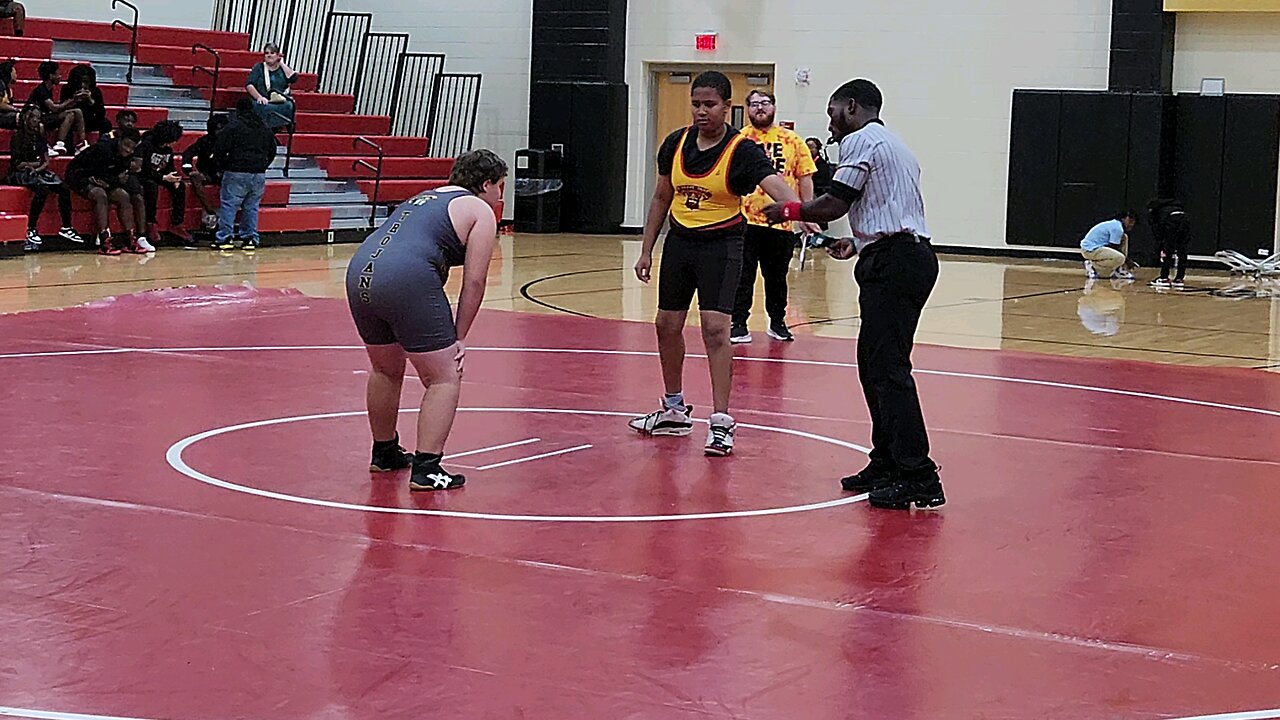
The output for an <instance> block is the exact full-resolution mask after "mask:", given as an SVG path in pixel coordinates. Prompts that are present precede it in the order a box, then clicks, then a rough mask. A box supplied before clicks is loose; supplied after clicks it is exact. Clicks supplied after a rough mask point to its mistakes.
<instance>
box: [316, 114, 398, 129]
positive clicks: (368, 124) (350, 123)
mask: <svg viewBox="0 0 1280 720" xmlns="http://www.w3.org/2000/svg"><path fill="white" fill-rule="evenodd" d="M298 132H304V133H324V134H332V135H389V134H390V133H391V118H389V117H386V116H385V115H351V114H348V113H341V114H336V113H307V112H300V113H298Z"/></svg>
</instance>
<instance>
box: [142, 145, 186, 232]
mask: <svg viewBox="0 0 1280 720" xmlns="http://www.w3.org/2000/svg"><path fill="white" fill-rule="evenodd" d="M181 139H182V125H180V124H178V123H177V122H175V121H173V120H163V121H161V122H159V123H156V126H155V127H154V128H151V129H150V130H148V131H147V132H146V133H144V134H143V135H142V142H141V143H140V144H139V145H138V152H137V155H138V158H139V159H140V160H142V172H141V173H140V174H139V176H138V181H139V182H140V183H141V185H142V197H143V199H144V201H145V202H146V205H147V218H146V220H147V225H146V227H147V236H148V237H150V238H152V239H153V240H158V239H159V238H160V232H159V230H158V228H156V217H157V215H158V206H159V204H160V188H161V187H163V188H164V189H165V190H166V191H167V192H168V193H169V202H170V203H171V204H170V206H169V234H170V235H173V236H174V237H176V238H178V239H179V240H181V241H182V244H183V245H190V244H191V234H190V233H188V232H187V231H186V230H185V229H184V228H183V227H182V226H183V225H184V224H186V217H187V186H186V184H185V183H183V181H182V175H180V174H179V173H178V168H177V167H176V166H175V164H174V152H173V144H174V143H176V142H178V141H179V140H181Z"/></svg>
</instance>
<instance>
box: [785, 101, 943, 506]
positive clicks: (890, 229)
mask: <svg viewBox="0 0 1280 720" xmlns="http://www.w3.org/2000/svg"><path fill="white" fill-rule="evenodd" d="M882 104H883V100H882V97H881V95H880V89H879V88H877V87H876V86H875V84H874V83H872V82H870V81H869V80H853V81H850V82H847V83H845V84H844V85H841V86H840V88H839V89H837V90H836V91H835V93H834V94H833V95H832V96H831V100H830V102H829V103H828V105H827V115H828V116H830V118H831V134H832V137H833V138H834V139H835V140H838V141H839V142H840V161H839V164H838V166H837V168H836V171H835V177H834V178H833V180H832V183H831V189H830V190H828V191H827V193H826V194H825V195H823V196H822V197H819V198H818V199H816V200H814V201H813V202H809V203H798V202H791V203H775V204H773V205H770V206H769V207H767V208H765V214H766V215H767V216H768V218H769V220H770V221H771V222H774V223H781V222H795V221H805V222H830V221H832V220H835V219H836V218H838V217H840V216H841V215H843V214H845V213H846V212H847V213H848V214H849V225H850V227H851V228H852V229H853V237H852V238H846V239H842V240H838V241H836V242H834V243H833V244H831V246H829V247H828V248H827V252H828V254H830V255H831V257H833V258H835V259H837V260H848V259H849V258H851V257H853V256H854V254H857V255H859V256H860V259H859V260H858V265H857V267H856V268H855V269H854V278H855V279H856V280H857V282H858V290H859V292H858V305H859V307H860V308H861V313H860V314H861V318H862V327H861V329H860V330H859V332H858V377H859V379H860V380H861V381H862V391H863V394H864V395H866V398H867V407H868V409H869V410H870V412H871V462H870V464H868V465H867V467H866V468H865V469H863V470H862V471H861V472H859V473H858V474H856V475H852V476H850V477H847V478H844V479H843V480H842V481H841V485H842V486H843V488H844V489H845V490H846V491H848V492H867V493H870V502H871V505H872V506H873V507H878V508H888V509H893V510H906V509H909V508H910V507H911V506H912V505H915V506H917V507H920V508H929V507H937V506H939V505H942V504H943V503H945V502H946V496H945V495H944V494H943V491H942V481H941V480H940V479H939V477H938V466H937V465H936V464H934V462H933V460H931V459H930V458H929V434H928V432H927V431H926V430H925V426H924V414H923V413H922V412H921V410H920V398H919V396H918V395H917V394H916V384H915V380H914V379H912V377H911V348H912V345H913V343H914V340H915V333H916V328H917V327H918V326H919V324H920V312H921V310H923V309H924V305H925V302H926V301H927V300H928V299H929V294H930V293H932V292H933V286H934V284H936V283H937V281H938V256H937V255H936V254H934V251H933V247H932V246H931V245H930V244H929V230H928V228H927V227H926V226H925V220H924V199H923V198H922V197H921V196H920V164H919V163H918V162H917V161H916V158H915V155H913V154H912V152H911V150H910V149H908V148H907V146H906V144H905V143H903V142H902V140H901V139H900V138H899V137H898V136H897V135H894V134H893V133H891V132H889V130H888V129H887V128H885V126H884V123H883V122H881V120H880V108H881V105H882Z"/></svg>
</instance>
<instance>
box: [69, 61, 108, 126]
mask: <svg viewBox="0 0 1280 720" xmlns="http://www.w3.org/2000/svg"><path fill="white" fill-rule="evenodd" d="M81 90H88V91H89V96H88V97H82V98H81V99H80V100H79V101H78V102H77V103H76V104H75V105H73V106H72V107H76V108H79V109H80V112H81V113H83V114H84V130H85V132H87V133H91V132H96V133H105V132H110V131H111V121H110V120H107V104H106V102H105V101H104V100H103V99H102V90H101V89H99V88H98V72H97V71H96V70H94V69H93V66H92V65H77V66H75V67H73V68H71V74H69V75H68V76H67V82H66V83H65V84H63V86H62V102H67V101H68V100H71V99H73V98H75V96H76V93H78V92H80V91H81Z"/></svg>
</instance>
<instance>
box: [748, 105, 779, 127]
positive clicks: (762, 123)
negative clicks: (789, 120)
mask: <svg viewBox="0 0 1280 720" xmlns="http://www.w3.org/2000/svg"><path fill="white" fill-rule="evenodd" d="M777 116H778V113H777V111H776V110H775V111H774V112H771V113H769V114H768V115H767V116H765V117H764V118H763V119H757V118H756V116H755V115H752V114H750V113H748V114H747V118H748V119H749V120H751V124H752V125H753V126H754V127H757V128H759V129H761V130H764V129H765V128H767V127H770V126H772V125H773V120H774V118H776V117H777Z"/></svg>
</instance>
